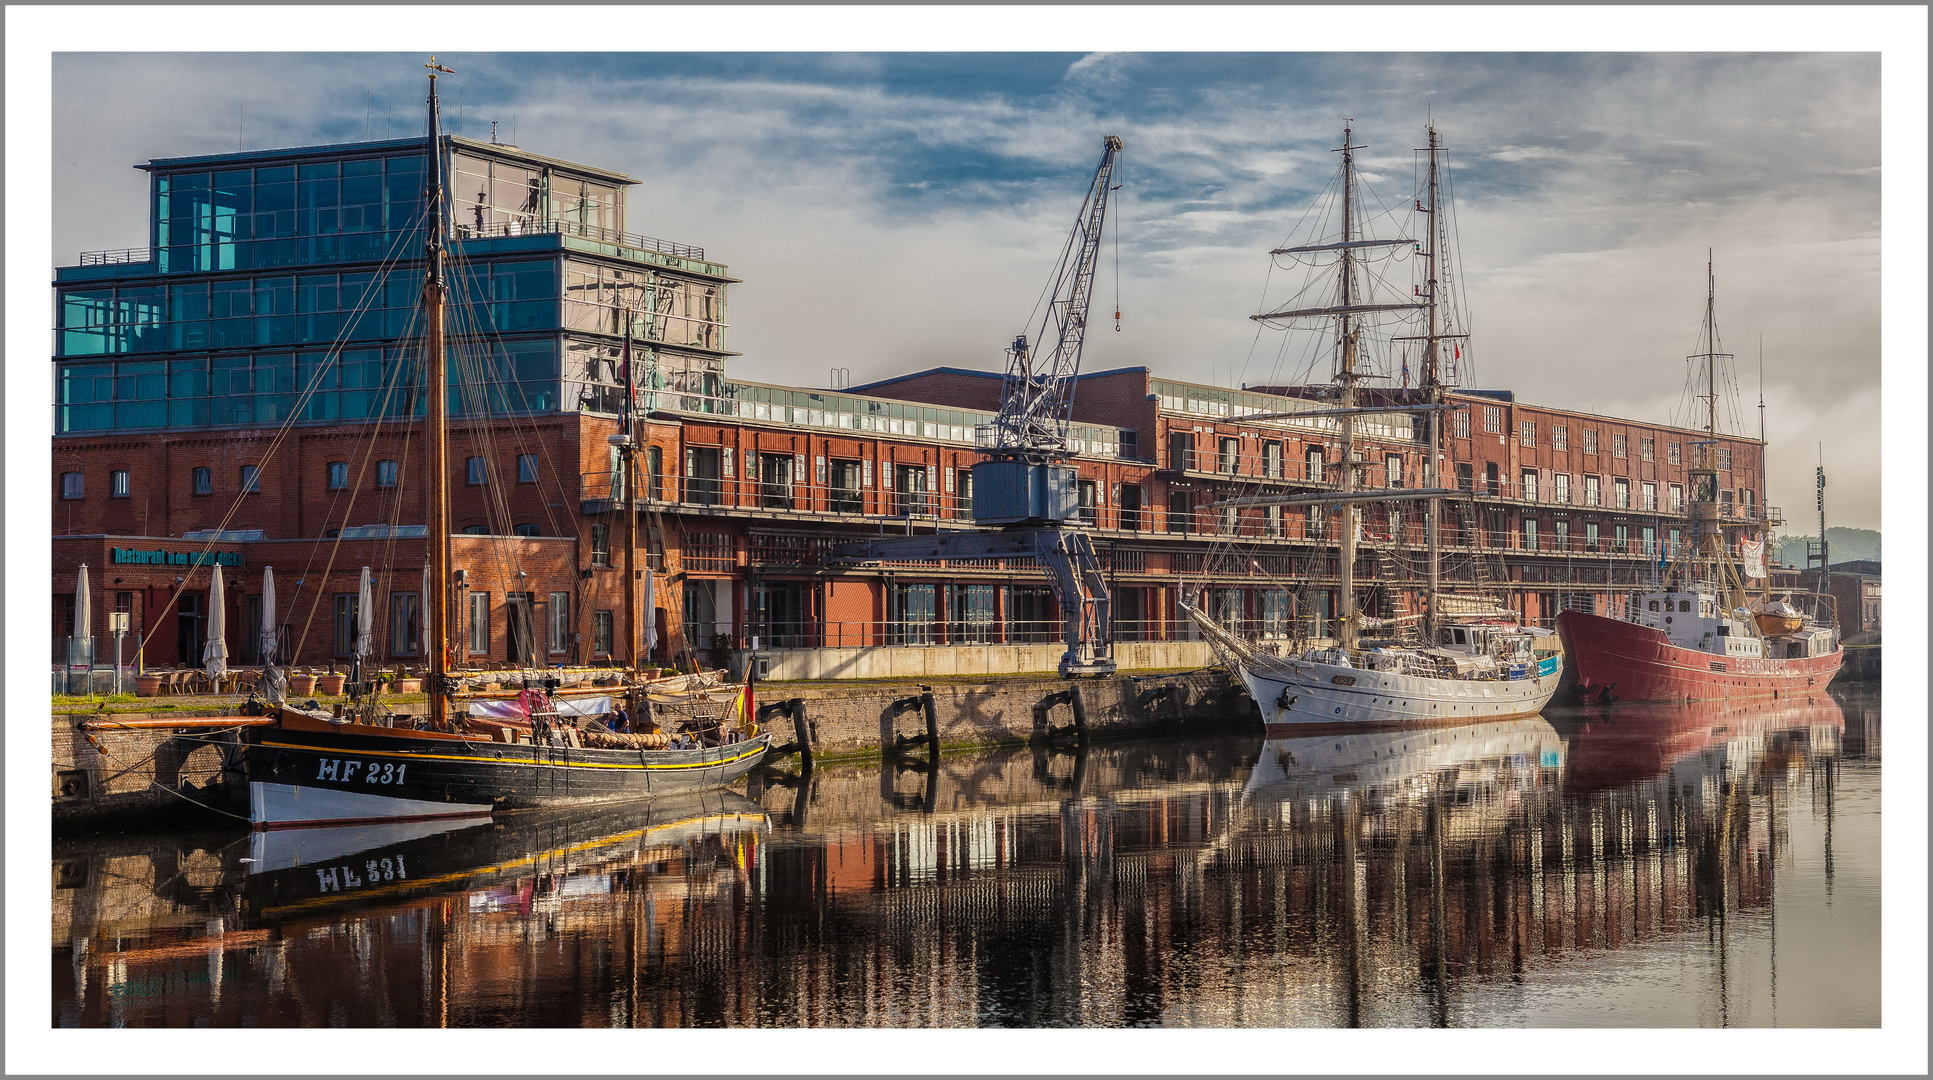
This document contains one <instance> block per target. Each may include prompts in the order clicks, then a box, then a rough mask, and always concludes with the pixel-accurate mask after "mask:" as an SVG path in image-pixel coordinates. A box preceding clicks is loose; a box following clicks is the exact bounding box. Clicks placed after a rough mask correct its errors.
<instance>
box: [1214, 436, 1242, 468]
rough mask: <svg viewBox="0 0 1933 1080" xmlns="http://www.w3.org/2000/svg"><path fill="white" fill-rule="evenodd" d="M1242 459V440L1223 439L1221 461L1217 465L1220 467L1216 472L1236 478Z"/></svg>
mask: <svg viewBox="0 0 1933 1080" xmlns="http://www.w3.org/2000/svg"><path fill="white" fill-rule="evenodd" d="M1241 459H1242V442H1241V440H1240V439H1223V440H1222V453H1221V460H1220V461H1219V462H1218V463H1217V466H1218V467H1217V468H1216V470H1215V471H1216V472H1219V473H1222V474H1223V475H1225V476H1234V475H1235V474H1236V472H1237V471H1238V470H1239V468H1240V465H1241Z"/></svg>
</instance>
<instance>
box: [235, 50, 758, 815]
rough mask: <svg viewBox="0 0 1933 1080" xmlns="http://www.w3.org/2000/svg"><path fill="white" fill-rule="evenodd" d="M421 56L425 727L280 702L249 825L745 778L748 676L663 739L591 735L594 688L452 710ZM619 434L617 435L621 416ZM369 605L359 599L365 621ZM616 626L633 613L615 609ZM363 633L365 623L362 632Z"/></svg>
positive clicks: (426, 811)
mask: <svg viewBox="0 0 1933 1080" xmlns="http://www.w3.org/2000/svg"><path fill="white" fill-rule="evenodd" d="M426 66H427V67H428V68H429V71H430V74H429V99H428V114H429V117H428V124H427V128H428V157H429V161H430V176H431V186H430V192H429V196H430V197H429V198H428V199H427V200H426V201H427V203H428V206H429V218H428V225H427V227H426V229H425V233H426V253H427V257H428V264H429V272H428V277H427V280H426V281H425V285H424V289H423V309H424V310H423V314H424V320H423V321H424V326H425V329H426V331H427V332H426V334H425V340H424V347H423V352H422V355H423V356H424V357H425V360H426V362H425V368H426V378H425V389H426V391H427V393H426V395H425V396H426V398H427V410H426V415H425V416H424V419H423V421H422V424H423V432H424V436H425V441H426V443H427V446H428V448H429V454H430V469H429V472H430V475H431V477H432V478H433V479H432V480H431V484H432V488H431V490H430V493H429V495H430V498H429V500H428V503H429V526H428V529H427V536H428V543H427V546H428V549H429V551H428V555H429V558H428V565H427V567H426V569H425V573H424V577H425V591H426V594H427V595H426V597H425V600H426V603H425V605H424V607H425V611H424V628H423V630H424V640H425V642H426V643H427V646H428V647H427V649H426V650H425V651H426V652H427V653H428V658H429V672H428V678H427V680H426V686H425V689H426V690H427V691H428V697H429V710H428V716H427V717H426V718H425V720H426V722H425V723H424V724H423V726H420V727H417V726H409V727H406V726H399V724H398V718H396V717H394V716H390V715H388V714H387V713H386V712H384V711H383V710H381V709H380V708H379V707H376V706H374V705H373V704H367V703H361V702H359V703H358V704H357V705H356V706H353V707H352V708H351V709H350V710H348V712H347V714H346V715H339V716H332V715H324V714H319V713H312V712H307V711H304V710H301V709H297V708H294V707H292V706H289V705H287V704H282V703H278V704H277V705H276V706H275V707H274V708H272V710H271V712H270V716H269V718H268V719H267V720H266V721H264V722H261V723H259V724H258V725H254V726H248V727H244V728H243V729H242V732H241V737H242V743H243V746H242V752H241V755H240V758H241V760H240V766H241V770H242V772H243V775H244V777H245V779H246V781H247V785H248V803H249V821H250V822H251V823H252V824H253V825H254V826H255V827H256V828H258V829H271V828H284V827H290V826H308V825H332V824H343V823H347V822H396V821H405V820H431V819H440V818H459V817H480V816H487V815H488V814H490V813H491V811H492V810H493V809H519V808H526V807H541V806H553V805H569V804H584V803H595V802H605V801H613V800H620V799H635V798H640V797H644V796H654V795H664V794H671V793H682V792H690V791H697V790H702V789H705V788H712V787H718V786H720V785H723V784H727V783H730V782H731V781H733V780H735V779H737V778H738V777H739V776H742V775H744V774H745V773H746V772H747V771H749V770H750V769H751V768H752V767H753V766H754V765H756V764H757V763H758V761H759V759H760V758H761V757H763V756H764V754H765V751H766V748H767V744H768V737H767V736H766V735H765V734H764V733H762V732H760V731H759V729H758V723H757V709H756V706H755V702H754V690H753V685H752V675H751V672H750V671H748V672H747V673H746V682H745V684H744V685H743V687H741V688H740V689H739V690H737V691H736V692H735V693H731V694H730V695H729V696H728V697H726V698H725V700H723V701H721V702H710V701H706V702H703V703H701V704H703V705H709V706H711V708H712V712H711V714H710V715H707V716H698V717H696V718H695V721H696V722H694V720H687V721H686V723H685V724H684V725H683V727H685V728H686V729H687V730H686V731H681V732H676V733H674V732H669V731H659V732H649V733H632V732H626V731H616V730H610V729H608V728H607V729H604V730H599V728H600V727H602V725H601V724H600V723H599V722H597V721H596V720H595V719H593V717H595V716H596V715H598V714H601V713H603V712H606V711H610V710H609V705H610V698H609V697H608V696H607V697H604V698H602V699H594V700H593V701H592V702H590V703H585V702H576V701H567V700H561V699H555V700H554V699H553V698H552V696H551V695H548V694H546V693H545V690H546V689H552V690H554V689H555V686H554V685H553V686H551V687H548V688H544V687H532V686H531V685H530V683H529V682H526V683H525V686H526V689H525V690H524V692H523V694H522V695H520V699H519V700H518V701H516V702H514V703H513V702H494V701H493V702H489V703H488V704H486V705H484V706H483V707H482V709H468V710H467V712H466V713H465V714H463V715H453V713H452V709H451V706H452V704H455V703H456V701H455V699H456V698H457V697H458V696H459V694H461V693H462V690H463V679H462V673H461V672H454V671H452V670H451V651H450V650H449V648H448V642H449V640H450V630H451V620H450V610H449V609H450V602H449V601H450V595H451V593H452V591H453V589H452V587H451V586H452V584H453V575H452V573H451V567H450V545H449V535H450V520H449V491H448V486H449V462H448V451H449V445H448V444H449V436H448V420H449V415H448V403H449V392H448V374H447V370H446V363H445V356H446V355H447V354H446V349H445V345H444V317H445V316H444V306H445V301H446V298H447V296H448V293H449V286H448V284H447V280H446V273H445V251H444V246H443V244H444V236H443V229H444V226H443V214H442V207H443V195H444V191H443V186H444V185H443V146H442V137H441V134H440V132H439V130H438V128H439V124H438V111H437V96H436V77H437V75H438V73H448V72H449V69H448V68H445V67H441V66H439V65H437V64H436V62H435V60H434V58H432V59H431V61H430V63H429V64H428V65H426ZM627 337H628V335H627ZM627 368H628V365H627ZM627 419H628V418H627ZM625 432H626V435H625V437H626V438H627V439H628V434H629V427H628V424H627V427H626V428H625ZM623 449H627V450H628V449H629V446H628V444H627V445H626V446H625V447H623ZM632 472H633V470H630V469H626V470H625V481H626V485H627V488H628V487H630V486H631V485H632V484H633V480H632V475H631V474H632ZM631 494H632V493H631V492H630V491H628V490H627V492H626V498H625V499H624V500H623V501H624V510H625V513H626V515H627V516H629V515H632V514H635V513H636V500H635V499H634V498H632V497H631ZM626 576H627V577H631V576H633V575H631V574H628V573H627V575H626ZM634 593H635V586H634V585H631V584H630V583H627V588H626V590H625V596H626V600H627V602H633V601H634V600H635V596H634ZM370 607H371V605H370V604H369V603H368V602H367V601H365V602H364V604H363V607H362V610H363V613H364V615H365V617H366V615H367V612H368V610H369V608H370ZM627 625H630V626H635V625H636V623H635V621H634V620H631V619H630V618H629V617H628V616H627ZM367 633H368V630H367V627H366V625H365V627H364V628H363V635H362V636H363V637H364V638H365V640H366V638H367ZM365 651H366V647H364V648H362V649H359V650H358V652H359V654H360V653H362V652H365ZM633 662H634V663H635V662H636V656H635V655H634V656H633ZM358 678H360V670H358ZM652 689H654V690H663V689H666V687H664V686H659V685H654V686H653V687H652ZM614 692H619V691H614ZM464 696H466V697H467V696H472V695H464ZM478 696H480V695H478ZM700 696H701V697H706V698H709V697H711V696H717V695H703V694H701V695H700ZM466 704H467V703H466Z"/></svg>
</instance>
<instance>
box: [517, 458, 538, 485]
mask: <svg viewBox="0 0 1933 1080" xmlns="http://www.w3.org/2000/svg"><path fill="white" fill-rule="evenodd" d="M536 482H537V455H536V454H518V455H517V483H519V484H534V483H536Z"/></svg>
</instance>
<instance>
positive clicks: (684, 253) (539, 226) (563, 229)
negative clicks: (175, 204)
mask: <svg viewBox="0 0 1933 1080" xmlns="http://www.w3.org/2000/svg"><path fill="white" fill-rule="evenodd" d="M499 236H581V237H583V238H584V239H586V240H596V241H598V242H600V243H605V244H616V245H617V246H619V247H627V248H631V249H632V250H634V251H655V252H657V253H658V254H660V255H675V256H677V257H678V258H681V259H703V258H704V257H705V249H704V248H701V247H694V246H692V245H690V244H679V243H674V242H672V241H670V240H660V239H658V238H657V237H655V236H638V235H637V234H635V233H627V232H619V231H618V230H616V229H603V228H599V227H598V226H596V225H580V224H578V223H577V222H574V221H542V222H522V221H502V222H497V223H496V224H494V225H484V226H482V227H478V226H475V225H458V226H457V227H456V237H457V239H459V240H470V239H476V240H487V239H490V238H493V237H499ZM137 261H138V260H137ZM82 265H86V264H85V263H83V264H82Z"/></svg>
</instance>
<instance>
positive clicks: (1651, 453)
mask: <svg viewBox="0 0 1933 1080" xmlns="http://www.w3.org/2000/svg"><path fill="white" fill-rule="evenodd" d="M1657 456H1658V440H1656V439H1654V438H1652V437H1651V436H1649V435H1640V436H1638V460H1640V461H1655V460H1657Z"/></svg>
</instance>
